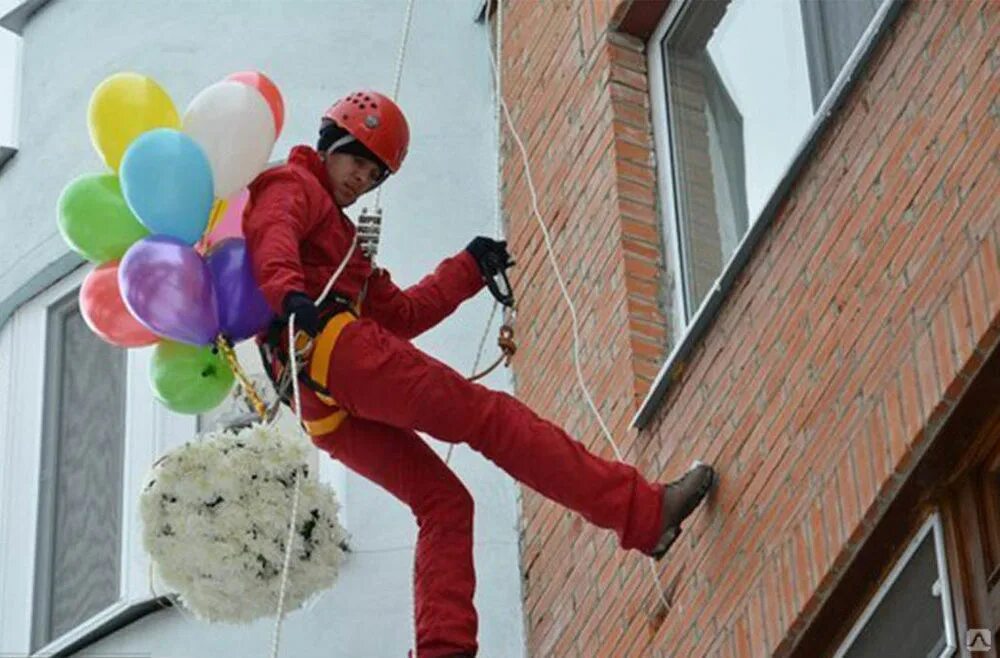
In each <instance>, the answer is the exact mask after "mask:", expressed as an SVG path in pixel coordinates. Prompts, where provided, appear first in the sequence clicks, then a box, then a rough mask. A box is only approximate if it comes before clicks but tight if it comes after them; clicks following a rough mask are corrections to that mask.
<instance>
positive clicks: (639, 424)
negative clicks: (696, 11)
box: [631, 0, 904, 430]
mask: <svg viewBox="0 0 1000 658" xmlns="http://www.w3.org/2000/svg"><path fill="white" fill-rule="evenodd" d="M903 4H904V2H903V0H891V1H890V2H887V3H886V5H885V9H884V10H882V11H880V15H879V16H878V17H877V18H876V22H877V27H876V28H875V29H874V30H873V31H872V32H870V33H869V34H867V35H866V36H864V37H863V39H864V45H863V47H862V49H861V50H860V51H859V52H857V53H855V56H854V57H856V61H855V63H854V64H853V65H852V62H851V61H848V63H847V64H846V65H845V68H848V70H850V74H849V75H847V76H844V77H842V78H840V79H839V80H838V82H837V83H836V84H835V85H834V87H833V89H831V91H830V93H829V94H828V95H827V99H826V101H825V102H824V103H823V105H821V106H820V108H819V109H818V110H817V112H816V119H815V120H814V122H813V124H812V126H811V128H810V130H809V133H808V134H807V136H806V139H805V141H804V143H803V145H802V147H801V148H800V149H799V152H798V154H797V155H796V156H795V159H794V160H793V161H792V163H791V164H790V165H789V167H788V169H787V170H786V171H785V174H784V175H783V176H782V177H781V180H780V182H779V183H778V185H777V187H776V188H775V190H774V192H773V193H772V194H771V198H770V200H769V201H768V202H767V205H766V206H764V209H763V210H762V211H761V214H760V217H759V218H758V219H757V221H755V222H753V223H752V224H751V225H750V227H749V229H748V230H747V234H746V235H745V236H744V237H743V240H742V241H741V242H740V244H739V246H738V247H737V248H736V251H735V253H733V256H732V258H731V259H730V260H729V263H727V264H726V266H725V267H724V268H723V270H722V274H720V275H719V278H718V279H716V281H715V285H714V286H713V287H712V291H711V292H710V293H709V294H708V296H707V297H706V298H705V300H704V301H703V302H702V304H701V307H700V308H699V309H698V312H697V313H696V314H695V316H694V318H693V319H692V320H691V323H690V324H689V325H688V327H687V329H686V330H685V332H684V334H683V336H681V337H680V339H679V340H678V342H677V344H676V345H675V346H674V349H673V351H672V352H671V353H670V356H668V357H667V360H666V362H665V363H664V364H663V366H662V367H661V368H660V372H659V373H657V375H656V379H654V380H653V385H652V386H651V387H650V389H649V393H648V394H647V395H646V399H645V400H643V401H642V404H640V405H639V410H638V411H637V412H636V414H635V416H634V417H633V418H632V423H631V425H632V427H634V428H636V429H640V430H641V429H644V428H645V427H646V426H647V425H649V423H650V421H651V420H652V418H653V416H654V415H655V414H656V412H657V410H658V409H659V407H660V403H661V402H662V401H663V399H664V398H665V397H666V394H667V391H668V390H669V388H670V387H671V386H672V385H673V384H674V383H675V382H677V381H678V380H679V379H680V378H681V377H682V376H683V374H684V371H685V369H686V366H687V362H688V359H689V358H690V356H691V354H692V352H693V351H694V348H695V346H696V345H697V344H698V342H699V341H700V340H701V339H702V338H703V337H704V336H706V335H707V334H708V331H709V330H710V329H711V327H712V324H713V321H714V319H715V316H716V315H717V314H718V312H719V308H720V307H721V306H722V302H723V300H724V299H725V298H726V296H728V294H729V291H730V290H732V288H733V286H734V284H735V282H736V279H737V277H738V276H739V275H740V273H741V272H742V271H743V268H744V266H745V265H746V264H747V261H749V260H750V257H751V255H752V254H753V253H754V251H755V250H756V247H757V244H758V243H759V242H760V240H761V238H762V237H763V236H764V234H765V233H766V232H767V229H768V228H769V227H770V225H771V222H772V221H774V219H775V217H776V215H777V212H778V208H779V206H780V205H781V203H783V202H784V200H785V198H786V197H787V196H788V192H789V190H790V189H791V187H792V185H793V184H794V183H795V181H796V180H797V179H798V176H799V173H800V172H801V171H802V169H803V168H804V167H805V165H806V164H808V162H809V160H810V159H811V158H812V155H813V153H814V152H815V150H816V147H817V145H818V143H819V139H820V137H822V135H823V133H824V132H825V131H826V128H827V126H828V125H830V123H832V121H833V120H834V117H835V114H836V110H837V109H839V107H840V106H841V105H842V104H843V103H844V101H845V100H847V96H848V94H849V92H850V90H851V89H852V88H853V87H854V85H855V83H856V82H857V80H858V79H859V78H860V77H861V75H862V73H863V72H864V70H865V68H866V67H867V64H868V62H869V60H870V59H871V54H872V51H873V50H874V49H875V47H876V46H877V45H878V44H879V43H881V42H882V37H883V35H884V34H885V33H886V32H888V31H889V29H890V27H891V26H892V25H893V24H894V23H895V21H896V17H897V16H899V11H900V9H901V8H902V6H903ZM852 59H853V58H852Z"/></svg>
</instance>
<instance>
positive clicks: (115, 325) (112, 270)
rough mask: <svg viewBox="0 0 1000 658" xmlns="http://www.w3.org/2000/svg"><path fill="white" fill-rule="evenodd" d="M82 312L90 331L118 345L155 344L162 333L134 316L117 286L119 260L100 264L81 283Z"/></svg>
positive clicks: (140, 345)
mask: <svg viewBox="0 0 1000 658" xmlns="http://www.w3.org/2000/svg"><path fill="white" fill-rule="evenodd" d="M80 313H81V314H82V315H83V319H84V320H85V321H86V322H87V326H88V327H90V329H91V331H93V332H94V333H95V334H97V335H98V336H100V337H101V339H103V340H104V341H106V342H108V343H111V344H112V345H117V346H118V347H142V346H144V345H152V344H153V343H156V342H157V341H159V340H160V337H159V336H157V335H156V334H154V333H153V332H151V331H150V330H149V329H147V328H146V327H144V326H142V325H141V324H140V323H139V321H138V320H136V319H135V318H134V317H132V314H131V313H129V310H128V308H127V307H126V306H125V302H124V300H122V295H121V289H120V288H119V287H118V261H116V260H113V261H109V262H107V263H104V264H103V265H99V266H98V267H97V268H95V269H94V270H93V271H91V272H90V274H88V275H87V277H86V278H85V279H84V280H83V285H82V286H81V287H80Z"/></svg>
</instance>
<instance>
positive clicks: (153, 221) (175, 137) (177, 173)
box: [119, 128, 215, 244]
mask: <svg viewBox="0 0 1000 658" xmlns="http://www.w3.org/2000/svg"><path fill="white" fill-rule="evenodd" d="M119 177H120V178H121V185H122V194H123V195H124V196H125V201H126V202H127V203H128V206H129V208H130V209H131V210H132V212H133V213H134V214H135V216H136V217H138V218H139V221H140V222H142V224H143V225H144V226H145V227H146V228H148V229H149V231H150V232H151V233H153V234H154V235H169V236H171V237H175V238H177V239H178V240H181V241H183V242H185V243H187V244H194V243H195V242H197V241H198V239H199V238H200V237H201V235H202V233H204V232H205V227H206V226H208V218H209V214H210V213H211V211H212V203H213V202H214V200H215V199H214V194H215V192H214V183H213V181H212V167H211V165H210V164H209V162H208V158H207V157H206V156H205V152H204V151H203V150H202V148H201V147H200V146H198V144H197V142H195V141H194V140H193V139H191V137H189V136H188V135H185V134H184V133H182V132H180V131H177V130H173V129H171V128H157V129H155V130H150V131H148V132H145V133H143V134H142V135H140V136H139V137H138V138H137V139H136V140H135V141H134V142H132V144H131V145H130V146H129V147H128V150H127V151H125V157H124V158H122V164H121V168H120V169H119Z"/></svg>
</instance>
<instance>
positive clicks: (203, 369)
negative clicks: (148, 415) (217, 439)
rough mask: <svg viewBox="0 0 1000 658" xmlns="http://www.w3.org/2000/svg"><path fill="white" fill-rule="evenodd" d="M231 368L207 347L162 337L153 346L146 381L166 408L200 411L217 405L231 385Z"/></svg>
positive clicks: (195, 412)
mask: <svg viewBox="0 0 1000 658" xmlns="http://www.w3.org/2000/svg"><path fill="white" fill-rule="evenodd" d="M233 380H234V377H233V371H232V370H231V369H230V368H229V364H227V363H226V361H225V359H223V358H222V355H220V354H217V353H215V352H214V351H213V348H211V347H197V346H194V345H186V344H184V343H175V342H173V341H168V340H164V341H162V342H160V343H158V344H157V345H156V347H155V348H154V349H153V359H152V361H151V362H150V364H149V381H150V384H151V385H152V387H153V394H154V395H155V396H156V399H158V400H159V401H160V402H162V403H163V404H164V405H165V406H166V407H167V409H170V410H171V411H176V412H177V413H182V414H200V413H203V412H205V411H209V410H210V409H214V408H215V407H217V406H219V404H221V403H222V401H223V400H225V399H226V396H227V395H229V391H230V390H231V389H232V388H233Z"/></svg>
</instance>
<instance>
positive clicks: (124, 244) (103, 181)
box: [59, 174, 149, 263]
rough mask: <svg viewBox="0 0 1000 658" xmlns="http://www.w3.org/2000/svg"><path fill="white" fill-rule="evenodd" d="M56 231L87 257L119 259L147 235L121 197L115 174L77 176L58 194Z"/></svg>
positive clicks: (97, 261)
mask: <svg viewBox="0 0 1000 658" xmlns="http://www.w3.org/2000/svg"><path fill="white" fill-rule="evenodd" d="M59 232H60V233H62V236H63V239H64V240H66V243H67V244H69V246H70V248H72V249H73V251H75V252H77V253H78V254H80V255H81V256H83V257H84V258H86V259H87V260H90V261H93V262H95V263H104V262H107V261H109V260H118V259H119V258H121V257H122V256H124V255H125V252H126V251H127V250H128V248H129V247H131V246H132V244H133V243H135V242H136V241H138V240H140V239H142V238H144V237H146V236H147V235H149V231H148V230H147V229H146V227H145V226H143V225H142V224H141V223H140V222H139V220H138V219H137V218H136V216H135V215H133V214H132V211H131V210H130V209H129V207H128V204H127V203H125V197H124V196H122V188H121V184H120V183H119V182H118V177H117V176H115V175H114V174H88V175H86V176H80V177H79V178H77V179H76V180H74V181H73V182H71V183H70V184H69V185H67V186H66V188H65V189H64V190H63V191H62V194H61V195H60V196H59Z"/></svg>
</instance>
